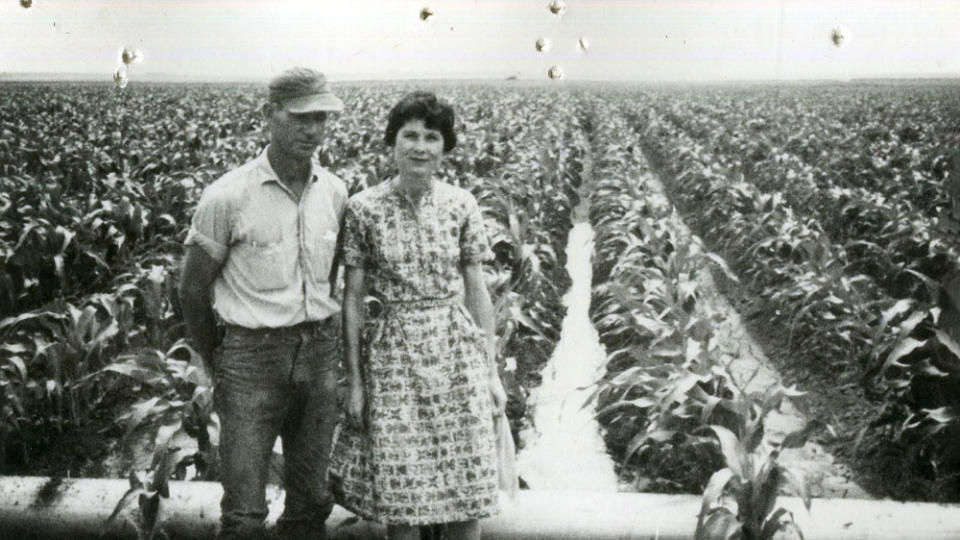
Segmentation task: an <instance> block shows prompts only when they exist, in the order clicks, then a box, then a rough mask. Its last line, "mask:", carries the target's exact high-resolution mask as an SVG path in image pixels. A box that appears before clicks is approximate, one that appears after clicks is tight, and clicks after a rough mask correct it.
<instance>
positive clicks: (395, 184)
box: [388, 176, 437, 206]
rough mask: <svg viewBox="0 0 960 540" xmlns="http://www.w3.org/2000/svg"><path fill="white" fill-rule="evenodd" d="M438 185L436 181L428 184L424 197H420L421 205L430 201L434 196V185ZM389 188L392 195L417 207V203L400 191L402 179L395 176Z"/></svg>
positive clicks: (390, 181)
mask: <svg viewBox="0 0 960 540" xmlns="http://www.w3.org/2000/svg"><path fill="white" fill-rule="evenodd" d="M436 183H437V181H436V180H434V179H432V178H431V179H430V183H429V184H427V189H425V190H424V192H423V195H421V196H420V200H419V202H420V204H423V203H424V202H425V201H427V200H429V199H430V198H431V197H432V196H433V192H434V185H435V184H436ZM388 188H389V190H390V192H391V193H393V194H394V195H395V196H396V197H398V198H399V199H401V200H403V201H407V202H408V203H410V205H412V206H416V205H417V202H416V201H414V200H413V199H411V198H409V197H408V196H407V194H406V193H405V192H404V191H403V190H401V189H400V177H399V176H395V177H393V178H392V179H390V180H389V182H388Z"/></svg>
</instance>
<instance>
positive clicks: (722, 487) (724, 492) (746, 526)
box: [694, 384, 811, 540]
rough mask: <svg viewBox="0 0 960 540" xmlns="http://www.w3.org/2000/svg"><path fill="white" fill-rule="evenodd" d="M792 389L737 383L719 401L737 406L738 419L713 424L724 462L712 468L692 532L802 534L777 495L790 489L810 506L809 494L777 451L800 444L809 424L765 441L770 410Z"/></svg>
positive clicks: (755, 537) (744, 538)
mask: <svg viewBox="0 0 960 540" xmlns="http://www.w3.org/2000/svg"><path fill="white" fill-rule="evenodd" d="M791 395H797V394H796V393H795V392H792V391H790V390H788V389H786V388H784V387H783V386H781V385H779V384H777V385H774V386H772V387H770V388H768V389H767V390H766V391H765V392H763V393H748V392H746V391H744V389H743V388H742V387H737V388H736V391H735V394H734V396H733V397H731V398H727V399H722V400H721V402H719V403H718V406H724V407H729V408H731V409H733V410H735V411H736V413H735V418H736V422H735V426H734V429H730V428H729V427H726V426H721V425H710V426H709V430H710V431H712V433H713V435H714V436H715V437H716V441H717V443H718V445H719V447H720V451H721V453H722V454H723V462H724V465H725V467H724V468H722V469H720V470H718V471H717V472H715V473H713V475H712V476H711V477H710V480H709V482H708V483H707V487H706V489H705V490H704V492H703V502H702V505H701V508H700V514H699V516H698V517H697V529H696V532H695V533H694V538H696V539H697V540H708V539H714V538H718V539H735V540H770V539H772V538H774V537H775V535H776V534H777V533H780V532H781V531H784V530H793V531H794V532H796V533H797V534H798V535H799V536H800V538H803V534H802V532H801V531H800V530H799V528H798V527H797V526H796V524H795V523H794V522H793V516H792V514H791V512H790V511H789V510H787V509H786V508H783V507H782V506H779V505H778V504H777V498H778V497H779V495H780V494H781V491H783V490H784V489H790V490H792V491H793V493H794V494H795V495H797V496H799V497H800V498H801V499H802V500H803V503H804V505H805V506H806V508H807V510H809V509H810V495H809V493H808V491H807V486H806V483H805V482H804V480H803V479H802V477H801V476H800V475H798V474H797V472H795V471H793V470H791V469H790V468H788V467H785V466H783V465H781V464H780V463H779V456H780V450H781V449H782V448H793V447H798V446H802V445H803V443H804V442H805V440H806V437H807V436H809V434H810V432H811V430H809V429H803V430H800V431H798V432H794V433H791V434H789V435H787V436H786V437H785V438H784V440H783V441H780V442H779V443H776V444H774V445H773V447H772V448H767V447H766V445H765V444H764V443H763V423H764V420H765V418H766V416H767V415H768V414H769V413H770V412H771V411H773V410H775V409H777V408H778V407H779V406H780V403H781V402H782V401H783V399H784V398H785V397H788V396H791Z"/></svg>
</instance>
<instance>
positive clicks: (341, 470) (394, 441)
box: [331, 92, 506, 540]
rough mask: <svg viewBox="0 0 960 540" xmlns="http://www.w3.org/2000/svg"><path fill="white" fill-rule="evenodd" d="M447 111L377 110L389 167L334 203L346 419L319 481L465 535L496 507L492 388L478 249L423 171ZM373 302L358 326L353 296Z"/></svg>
mask: <svg viewBox="0 0 960 540" xmlns="http://www.w3.org/2000/svg"><path fill="white" fill-rule="evenodd" d="M453 125H454V115H453V109H452V108H451V107H450V106H449V105H447V104H446V103H443V102H441V101H439V100H437V98H436V96H434V95H433V94H431V93H427V92H415V93H412V94H410V95H407V96H406V97H404V98H403V99H402V100H401V101H400V103H398V104H397V105H396V106H394V108H393V109H392V110H391V111H390V116H389V119H388V122H387V128H386V135H385V141H386V144H387V146H389V147H392V149H393V158H394V161H395V162H396V165H397V169H398V175H397V176H396V177H395V178H393V179H391V180H388V181H386V182H383V183H381V184H379V185H377V186H375V187H372V188H369V189H367V190H366V191H363V192H361V193H359V194H357V195H356V196H354V197H353V198H351V199H350V200H349V201H348V203H347V209H346V214H345V217H344V227H343V252H342V255H343V261H344V264H345V266H346V267H347V270H346V275H345V282H346V285H345V291H344V305H343V321H344V340H345V345H346V354H347V365H348V369H349V386H350V389H349V396H348V399H347V407H346V408H347V422H346V423H345V424H344V425H342V426H341V429H340V433H339V435H338V437H337V441H336V443H335V446H334V451H333V458H332V460H333V461H332V465H331V476H332V480H333V484H334V491H335V493H337V495H338V498H339V502H340V503H341V504H342V505H343V506H344V507H346V508H348V509H350V510H352V511H354V512H356V513H357V514H359V515H361V516H364V517H366V518H368V519H374V520H377V521H380V522H383V523H385V524H386V525H387V533H388V537H389V538H390V539H391V540H394V539H408V538H410V539H412V538H417V537H418V527H419V526H423V525H432V524H445V525H446V529H447V531H448V534H449V536H450V537H451V538H457V539H461V538H462V539H479V538H480V527H479V523H478V521H477V520H478V519H479V518H482V517H486V516H489V515H492V514H493V513H495V512H496V510H497V457H496V446H495V443H496V441H495V437H494V431H493V415H494V414H499V413H500V412H502V410H503V408H504V406H505V403H506V395H505V393H504V390H503V385H502V384H501V382H500V377H499V375H498V373H497V367H496V362H495V353H494V351H495V346H494V343H495V341H494V340H495V336H494V320H493V306H492V304H491V301H490V296H489V293H488V292H487V289H486V286H485V284H484V279H483V271H482V265H481V263H482V261H483V260H485V259H486V258H488V257H491V256H492V253H491V252H490V248H489V246H488V244H487V241H486V238H485V235H484V231H483V221H482V218H481V215H480V210H479V207H478V206H477V202H476V200H475V199H474V198H473V196H472V195H471V194H470V193H469V192H467V191H466V190H463V189H460V188H458V187H454V186H451V185H448V184H445V183H443V182H440V181H438V180H434V178H433V177H434V175H435V173H436V172H437V170H438V169H439V167H440V162H441V160H442V159H443V156H444V155H445V154H446V153H447V152H449V151H450V150H452V149H453V148H454V146H455V145H456V142H457V141H456V135H455V134H454V131H453ZM368 294H369V295H371V296H373V297H375V298H377V300H378V301H379V303H380V305H381V306H382V309H381V310H380V313H379V314H378V315H377V316H376V317H370V320H366V321H364V298H365V297H366V295H368Z"/></svg>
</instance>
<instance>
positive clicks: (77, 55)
mask: <svg viewBox="0 0 960 540" xmlns="http://www.w3.org/2000/svg"><path fill="white" fill-rule="evenodd" d="M21 1H22V2H27V3H31V4H32V5H31V6H30V7H29V8H24V7H22V6H21ZM549 2H550V0H515V1H499V0H416V1H409V0H343V1H336V2H334V1H329V0H240V1H214V0H151V1H146V0H0V74H7V76H9V74H11V73H24V72H31V73H36V72H42V73H55V74H64V76H66V75H65V74H68V73H71V74H75V73H87V74H92V75H93V76H94V77H100V76H102V77H103V78H104V79H106V80H109V79H110V77H111V75H112V73H113V72H114V70H115V69H116V68H117V66H118V64H119V51H120V50H121V49H122V48H123V47H125V46H126V47H129V48H130V49H138V50H139V51H141V53H142V58H143V61H142V62H140V63H137V64H133V65H131V66H130V67H129V70H128V75H129V77H130V80H136V79H138V78H139V79H144V80H149V79H151V78H158V77H164V78H171V77H172V78H185V79H190V80H266V79H268V78H269V77H270V76H272V75H274V74H275V73H277V72H279V71H282V70H283V69H285V68H287V67H290V66H293V65H306V66H310V67H314V68H316V69H319V70H321V71H323V72H324V73H326V74H327V75H328V76H329V77H330V78H331V79H332V80H334V81H336V80H356V79H375V80H379V79H451V78H453V79H457V78H485V79H504V78H506V77H511V76H514V77H518V78H521V79H544V80H546V79H547V78H548V73H549V71H550V69H551V68H552V67H556V68H557V69H556V70H555V71H554V73H555V74H557V73H559V74H562V80H567V81H577V80H584V81H596V80H636V81H737V80H793V79H840V80H846V79H853V78H869V77H889V76H895V77H910V76H917V77H958V76H960V0H909V1H908V0H712V1H707V0H648V1H626V0H619V1H618V0H606V1H600V0H597V1H588V0H567V1H565V2H563V3H564V4H565V7H566V11H565V12H564V13H563V14H562V15H555V14H553V13H551V11H550V10H549V9H548V4H549ZM425 7H426V8H429V9H430V11H432V13H433V15H432V16H430V17H428V18H427V20H426V21H424V20H422V19H421V17H420V14H421V10H422V9H423V8H425ZM835 29H837V30H839V32H840V34H841V35H843V39H842V40H841V41H840V44H839V45H837V44H835V42H834V40H832V39H831V34H832V32H833V31H834V30H835ZM541 38H542V39H544V40H546V41H547V43H548V47H547V48H546V50H544V51H537V48H536V46H535V44H536V42H537V40H538V39H541Z"/></svg>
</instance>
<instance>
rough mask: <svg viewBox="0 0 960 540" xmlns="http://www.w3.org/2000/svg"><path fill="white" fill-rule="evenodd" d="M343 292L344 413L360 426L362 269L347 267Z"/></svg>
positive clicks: (361, 415) (361, 418) (361, 395)
mask: <svg viewBox="0 0 960 540" xmlns="http://www.w3.org/2000/svg"><path fill="white" fill-rule="evenodd" d="M344 281H345V283H344V291H343V343H344V348H345V349H346V351H345V352H346V361H347V376H348V380H349V385H350V394H349V397H348V398H347V399H348V401H347V416H348V417H349V419H350V420H351V421H352V422H354V423H355V424H356V425H358V426H360V425H363V405H364V396H363V377H362V375H361V372H360V329H361V328H363V297H364V295H365V294H366V293H365V287H364V275H363V268H360V267H358V266H347V267H346V274H345V275H344Z"/></svg>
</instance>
